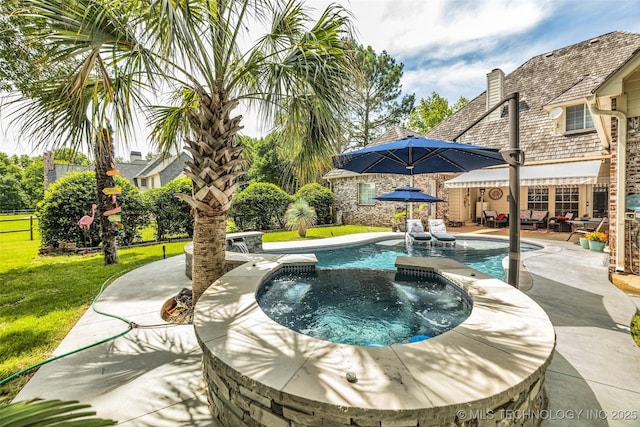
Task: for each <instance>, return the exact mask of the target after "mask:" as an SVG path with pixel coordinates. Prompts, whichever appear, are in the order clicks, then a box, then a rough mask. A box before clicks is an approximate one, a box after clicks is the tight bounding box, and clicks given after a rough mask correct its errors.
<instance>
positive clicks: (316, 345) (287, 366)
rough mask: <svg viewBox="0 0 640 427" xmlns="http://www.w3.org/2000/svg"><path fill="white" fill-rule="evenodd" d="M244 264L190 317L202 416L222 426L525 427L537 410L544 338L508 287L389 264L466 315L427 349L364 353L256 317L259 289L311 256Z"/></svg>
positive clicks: (433, 268)
mask: <svg viewBox="0 0 640 427" xmlns="http://www.w3.org/2000/svg"><path fill="white" fill-rule="evenodd" d="M251 257H252V261H251V262H249V263H247V264H244V265H242V266H241V267H238V268H236V269H234V270H232V271H230V272H229V273H227V274H225V275H224V276H223V277H222V278H221V279H220V280H219V281H217V282H216V283H214V285H212V286H211V287H210V288H209V289H208V290H207V292H206V293H205V294H204V295H203V296H202V298H201V299H200V301H199V302H198V304H197V306H196V312H195V319H194V327H195V331H196V336H197V337H198V340H199V342H200V345H201V347H202V349H203V353H204V355H203V360H204V375H205V380H206V383H207V389H208V394H209V399H210V402H211V410H212V413H213V416H214V417H215V418H217V419H218V420H220V421H221V422H222V423H223V425H228V426H236V425H240V426H241V425H246V426H256V425H265V426H269V427H279V426H282V427H285V426H292V425H295V426H321V425H332V426H339V425H367V426H373V425H382V426H385V425H389V426H390V425H393V426H425V425H428V426H437V425H442V426H444V425H451V424H452V423H453V424H457V425H467V424H465V423H468V422H469V421H470V420H471V419H482V420H483V422H489V423H494V422H495V423H496V424H497V423H499V422H502V423H503V424H504V423H505V421H507V425H519V424H524V422H525V421H527V422H528V423H529V424H531V423H532V421H533V423H534V424H535V420H531V419H529V420H527V418H529V417H535V415H536V410H539V409H543V408H544V407H545V406H546V397H545V394H544V388H543V385H544V373H545V370H546V367H547V366H548V364H549V363H550V361H551V356H552V353H553V348H554V345H555V334H554V331H553V327H552V325H551V322H550V321H549V319H548V317H547V315H546V314H545V313H544V311H543V310H542V309H541V308H540V307H539V306H538V305H537V304H536V303H535V302H534V301H533V300H531V299H530V298H529V297H527V296H526V295H525V294H523V293H522V292H520V291H518V290H516V289H513V288H512V287H511V286H509V285H507V284H506V283H504V282H502V281H500V280H497V279H495V278H492V277H489V276H486V275H484V274H482V273H480V272H477V271H475V270H473V269H471V268H469V267H466V266H464V265H463V264H460V263H458V262H455V261H452V260H448V259H425V258H411V257H399V258H398V260H397V262H396V265H397V268H398V271H399V272H401V273H403V274H414V275H427V276H428V275H439V276H442V277H444V278H445V279H446V280H448V281H450V282H451V284H452V285H454V286H457V287H459V288H460V289H461V290H462V291H464V292H465V293H466V294H467V295H469V297H470V298H471V299H472V300H473V309H472V311H471V315H470V316H469V318H467V319H466V320H465V321H464V322H463V323H461V324H460V325H458V326H457V327H455V328H454V329H452V330H451V331H449V332H445V333H443V334H441V335H438V336H436V337H433V338H431V339H428V340H424V341H419V342H414V343H408V344H398V345H392V346H384V347H363V346H355V345H347V344H336V343H332V342H328V341H322V340H319V339H315V338H312V337H309V336H307V335H303V334H299V333H297V332H294V331H292V330H290V329H288V328H286V327H284V326H282V325H280V324H278V323H276V322H274V321H273V320H271V319H270V318H269V317H268V316H267V315H266V314H265V313H264V312H263V311H262V310H261V309H260V307H259V306H258V304H257V302H256V291H257V289H258V288H259V286H260V285H261V284H262V283H263V282H265V280H267V279H268V278H269V277H270V276H271V275H272V274H273V273H274V272H276V271H279V270H280V269H293V270H309V269H312V268H313V265H314V261H315V260H314V258H315V257H314V256H313V255H262V256H258V255H252V256H251ZM259 257H260V259H258V258H259ZM353 274H354V276H355V275H357V271H354V273H353ZM509 417H513V419H508V420H504V418H509ZM529 424H528V425H529ZM501 425H502V424H501Z"/></svg>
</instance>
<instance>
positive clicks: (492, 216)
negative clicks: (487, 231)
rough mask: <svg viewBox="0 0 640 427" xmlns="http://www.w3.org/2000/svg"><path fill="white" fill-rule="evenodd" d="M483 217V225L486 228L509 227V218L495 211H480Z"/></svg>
mask: <svg viewBox="0 0 640 427" xmlns="http://www.w3.org/2000/svg"><path fill="white" fill-rule="evenodd" d="M482 215H483V216H484V223H485V224H486V226H487V227H493V228H500V227H507V226H508V225H509V217H508V216H507V215H505V214H499V213H498V212H496V211H493V210H489V211H482Z"/></svg>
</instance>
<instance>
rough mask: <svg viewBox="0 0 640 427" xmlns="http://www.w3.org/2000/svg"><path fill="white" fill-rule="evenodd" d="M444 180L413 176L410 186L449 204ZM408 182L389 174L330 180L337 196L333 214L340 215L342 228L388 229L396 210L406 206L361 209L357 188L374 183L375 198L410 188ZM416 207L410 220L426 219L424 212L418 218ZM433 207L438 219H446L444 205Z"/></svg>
mask: <svg viewBox="0 0 640 427" xmlns="http://www.w3.org/2000/svg"><path fill="white" fill-rule="evenodd" d="M446 179H448V177H445V176H444V175H437V174H429V175H416V176H414V179H413V186H414V187H416V188H419V189H420V190H422V191H423V192H425V193H428V194H431V195H432V196H436V197H440V198H441V199H444V200H448V198H449V189H447V188H445V187H444V181H445V180H446ZM409 180H410V178H409V176H407V175H388V174H371V175H358V176H353V177H346V178H340V179H335V180H332V189H333V192H334V194H335V196H336V211H341V212H342V222H343V223H345V224H364V225H371V226H381V227H389V226H391V225H392V222H393V214H394V213H395V212H396V211H397V210H403V209H404V208H405V204H404V203H402V202H381V201H376V202H375V204H373V205H360V204H358V186H359V184H361V183H375V184H376V188H375V194H376V195H377V196H378V195H381V194H384V193H388V192H391V191H393V190H395V189H396V188H398V187H402V186H403V185H409ZM433 182H435V189H436V191H435V194H433V193H431V192H430V188H431V184H432V183H433ZM419 206H420V204H419V203H414V204H413V211H414V215H413V217H414V218H422V219H426V211H425V212H423V213H421V214H418V213H417V210H418V208H419ZM433 206H434V208H435V216H436V217H437V218H447V214H448V212H447V204H446V203H434V204H433Z"/></svg>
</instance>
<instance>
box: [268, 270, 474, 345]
mask: <svg viewBox="0 0 640 427" xmlns="http://www.w3.org/2000/svg"><path fill="white" fill-rule="evenodd" d="M256 299H257V300H258V304H259V305H260V307H261V308H262V310H263V311H264V312H265V313H266V314H267V316H269V317H270V318H271V319H272V320H274V321H276V322H278V323H279V324H281V325H283V326H286V327H288V328H289V329H292V330H294V331H297V332H300V333H303V334H305V335H309V336H312V337H314V338H317V339H321V340H325V341H331V342H335V343H340V344H351V345H359V346H370V347H371V346H387V345H392V344H402V343H409V342H415V341H421V340H424V339H428V338H430V337H433V336H436V335H439V334H441V333H443V332H446V331H448V330H449V329H451V328H454V327H455V326H457V325H458V324H460V323H461V322H463V321H464V320H465V319H466V318H467V317H468V316H469V314H470V313H471V305H470V302H469V300H468V298H467V297H466V296H464V295H462V293H461V291H460V290H458V289H457V288H454V287H453V286H451V285H448V284H447V283H446V282H445V281H444V280H442V279H426V278H418V277H409V276H401V275H398V274H396V273H395V272H393V271H386V270H366V269H365V270H358V271H357V274H354V271H353V269H321V270H318V271H316V272H315V273H295V274H294V273H280V274H278V275H276V276H275V277H274V278H272V279H271V280H269V281H267V282H265V283H264V284H263V285H262V286H261V287H260V289H259V290H258V293H257V295H256Z"/></svg>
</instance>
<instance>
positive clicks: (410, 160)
mask: <svg viewBox="0 0 640 427" xmlns="http://www.w3.org/2000/svg"><path fill="white" fill-rule="evenodd" d="M503 164H505V161H504V159H503V157H502V155H501V154H500V153H499V152H498V149H495V148H489V147H483V146H479V145H470V144H460V143H457V142H448V141H440V140H437V139H428V138H423V137H417V136H408V137H406V138H402V139H398V140H396V141H392V142H387V143H385V144H378V145H372V146H368V147H365V148H361V149H359V150H354V151H350V152H348V153H344V154H340V155H338V156H334V157H333V165H334V166H335V167H336V168H339V169H346V170H349V171H352V172H357V173H391V174H401V175H416V174H422V173H446V172H468V171H470V170H474V169H481V168H484V167H487V166H496V165H503Z"/></svg>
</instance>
